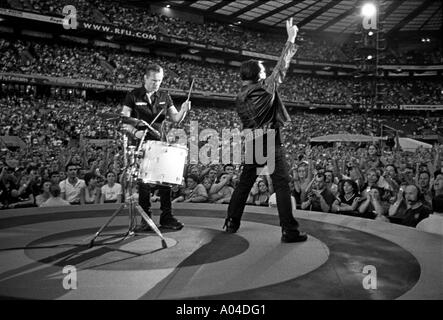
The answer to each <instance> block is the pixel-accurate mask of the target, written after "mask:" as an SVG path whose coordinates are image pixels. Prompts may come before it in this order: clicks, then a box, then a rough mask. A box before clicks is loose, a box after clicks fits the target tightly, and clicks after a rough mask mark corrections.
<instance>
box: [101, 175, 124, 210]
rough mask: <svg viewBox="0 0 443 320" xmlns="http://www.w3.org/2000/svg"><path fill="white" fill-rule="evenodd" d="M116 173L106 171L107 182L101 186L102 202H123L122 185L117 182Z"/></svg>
mask: <svg viewBox="0 0 443 320" xmlns="http://www.w3.org/2000/svg"><path fill="white" fill-rule="evenodd" d="M115 180H116V177H115V173H114V172H112V171H108V173H106V181H107V183H106V184H105V185H104V186H103V187H102V188H101V198H100V203H121V202H122V186H121V184H120V183H116V182H115Z"/></svg>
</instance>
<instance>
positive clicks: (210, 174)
mask: <svg viewBox="0 0 443 320" xmlns="http://www.w3.org/2000/svg"><path fill="white" fill-rule="evenodd" d="M216 177H217V170H215V169H210V170H209V172H208V178H209V179H211V181H214V180H215V178H216Z"/></svg>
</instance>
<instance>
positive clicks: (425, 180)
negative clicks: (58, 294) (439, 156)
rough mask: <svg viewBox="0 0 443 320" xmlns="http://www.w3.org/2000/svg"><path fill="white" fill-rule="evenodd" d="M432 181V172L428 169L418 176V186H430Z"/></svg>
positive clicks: (423, 187)
mask: <svg viewBox="0 0 443 320" xmlns="http://www.w3.org/2000/svg"><path fill="white" fill-rule="evenodd" d="M430 181H431V174H430V173H429V172H428V171H423V172H421V173H420V175H419V176H418V186H419V187H420V188H422V189H427V188H429V182H430Z"/></svg>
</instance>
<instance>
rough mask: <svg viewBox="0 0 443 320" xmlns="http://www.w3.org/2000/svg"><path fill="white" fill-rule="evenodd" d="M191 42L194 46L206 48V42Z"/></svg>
mask: <svg viewBox="0 0 443 320" xmlns="http://www.w3.org/2000/svg"><path fill="white" fill-rule="evenodd" d="M189 44H190V45H191V46H193V47H196V48H203V49H206V45H205V44H204V43H198V42H194V41H190V42H189Z"/></svg>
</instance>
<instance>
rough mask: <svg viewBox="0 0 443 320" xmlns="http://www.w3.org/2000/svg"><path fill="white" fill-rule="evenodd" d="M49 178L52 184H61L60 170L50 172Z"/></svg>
mask: <svg viewBox="0 0 443 320" xmlns="http://www.w3.org/2000/svg"><path fill="white" fill-rule="evenodd" d="M49 179H50V181H51V183H52V184H57V185H58V184H59V183H60V173H59V172H58V171H52V172H51V173H50V174H49Z"/></svg>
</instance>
